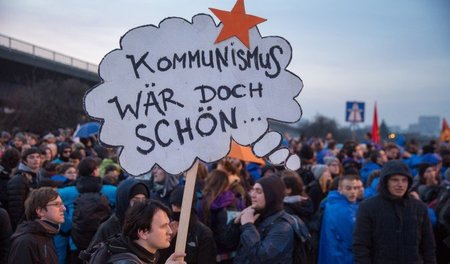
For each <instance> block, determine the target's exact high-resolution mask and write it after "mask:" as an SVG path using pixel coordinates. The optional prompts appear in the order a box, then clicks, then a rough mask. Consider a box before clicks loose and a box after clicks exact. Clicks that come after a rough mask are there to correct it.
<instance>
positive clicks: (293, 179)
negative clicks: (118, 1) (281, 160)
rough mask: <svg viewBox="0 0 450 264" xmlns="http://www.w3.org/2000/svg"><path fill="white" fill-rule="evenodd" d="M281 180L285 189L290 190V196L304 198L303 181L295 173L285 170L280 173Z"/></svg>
mask: <svg viewBox="0 0 450 264" xmlns="http://www.w3.org/2000/svg"><path fill="white" fill-rule="evenodd" d="M281 179H282V180H283V182H284V185H285V186H286V188H289V189H291V191H292V192H291V195H302V196H305V191H304V184H303V180H302V179H301V178H300V176H299V175H298V173H296V172H295V171H288V170H285V171H283V172H281Z"/></svg>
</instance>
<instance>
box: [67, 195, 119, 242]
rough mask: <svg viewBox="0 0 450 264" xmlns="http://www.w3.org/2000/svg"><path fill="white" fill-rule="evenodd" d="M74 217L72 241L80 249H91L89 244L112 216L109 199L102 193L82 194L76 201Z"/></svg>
mask: <svg viewBox="0 0 450 264" xmlns="http://www.w3.org/2000/svg"><path fill="white" fill-rule="evenodd" d="M74 205H75V210H74V211H73V217H72V231H71V235H72V239H73V242H74V243H75V245H76V246H77V248H78V249H80V250H83V249H86V248H88V247H89V243H90V242H91V240H92V238H93V237H94V235H95V232H97V229H98V228H99V226H100V224H101V223H103V222H104V221H105V220H107V219H108V218H109V217H110V215H111V207H110V205H109V201H108V199H107V198H106V197H105V196H104V195H103V194H101V193H97V192H87V193H80V194H79V195H78V197H77V199H76V200H75V203H74Z"/></svg>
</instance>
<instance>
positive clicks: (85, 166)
mask: <svg viewBox="0 0 450 264" xmlns="http://www.w3.org/2000/svg"><path fill="white" fill-rule="evenodd" d="M99 166H100V159H98V158H94V157H86V158H84V159H82V160H81V161H80V164H78V172H79V174H80V176H92V173H94V170H95V169H96V168H98V167H99Z"/></svg>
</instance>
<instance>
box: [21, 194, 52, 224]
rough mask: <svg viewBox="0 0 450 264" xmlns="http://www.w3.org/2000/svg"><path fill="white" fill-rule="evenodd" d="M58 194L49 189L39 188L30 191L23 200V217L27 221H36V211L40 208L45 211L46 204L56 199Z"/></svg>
mask: <svg viewBox="0 0 450 264" xmlns="http://www.w3.org/2000/svg"><path fill="white" fill-rule="evenodd" d="M58 196H59V194H58V192H56V191H55V190H53V188H51V187H41V188H39V189H35V190H32V191H31V193H30V195H29V196H28V198H27V199H26V200H25V216H26V218H27V220H34V219H38V218H39V217H38V215H37V213H36V210H37V209H38V208H42V209H44V210H47V204H48V203H49V202H51V201H53V200H56V198H58Z"/></svg>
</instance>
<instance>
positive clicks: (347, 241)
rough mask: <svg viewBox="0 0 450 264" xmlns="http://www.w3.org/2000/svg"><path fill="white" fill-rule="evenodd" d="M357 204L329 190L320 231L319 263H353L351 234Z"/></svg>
mask: <svg viewBox="0 0 450 264" xmlns="http://www.w3.org/2000/svg"><path fill="white" fill-rule="evenodd" d="M357 210H358V204H356V203H350V202H349V201H348V200H347V198H346V197H345V196H344V195H342V194H340V193H339V192H337V191H331V192H330V193H329V194H328V198H327V201H326V204H325V212H324V215H323V220H322V221H323V222H322V229H321V231H320V243H319V259H318V263H319V264H327V263H353V254H352V238H353V237H352V234H353V226H354V225H355V220H356V213H357Z"/></svg>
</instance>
